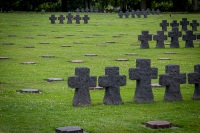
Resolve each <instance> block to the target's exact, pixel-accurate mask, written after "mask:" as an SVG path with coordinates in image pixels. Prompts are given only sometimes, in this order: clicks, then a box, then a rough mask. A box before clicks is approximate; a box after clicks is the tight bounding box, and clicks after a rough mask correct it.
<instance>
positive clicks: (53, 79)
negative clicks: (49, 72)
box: [46, 78, 64, 82]
mask: <svg viewBox="0 0 200 133" xmlns="http://www.w3.org/2000/svg"><path fill="white" fill-rule="evenodd" d="M46 81H47V82H54V81H64V79H63V78H47V79H46Z"/></svg>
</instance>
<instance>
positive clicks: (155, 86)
mask: <svg viewBox="0 0 200 133" xmlns="http://www.w3.org/2000/svg"><path fill="white" fill-rule="evenodd" d="M151 87H154V88H159V87H163V86H162V85H160V84H151Z"/></svg>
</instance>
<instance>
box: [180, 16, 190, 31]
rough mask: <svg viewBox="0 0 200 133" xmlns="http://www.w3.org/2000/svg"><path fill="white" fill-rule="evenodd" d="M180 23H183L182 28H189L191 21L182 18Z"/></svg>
mask: <svg viewBox="0 0 200 133" xmlns="http://www.w3.org/2000/svg"><path fill="white" fill-rule="evenodd" d="M180 25H182V30H183V31H186V30H187V25H189V21H187V18H182V21H180Z"/></svg>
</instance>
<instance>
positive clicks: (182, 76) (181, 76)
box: [179, 73, 186, 84]
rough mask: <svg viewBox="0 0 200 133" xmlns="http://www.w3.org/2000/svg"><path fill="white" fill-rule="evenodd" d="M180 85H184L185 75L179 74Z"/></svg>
mask: <svg viewBox="0 0 200 133" xmlns="http://www.w3.org/2000/svg"><path fill="white" fill-rule="evenodd" d="M179 83H180V84H185V83H186V73H181V74H180V82H179Z"/></svg>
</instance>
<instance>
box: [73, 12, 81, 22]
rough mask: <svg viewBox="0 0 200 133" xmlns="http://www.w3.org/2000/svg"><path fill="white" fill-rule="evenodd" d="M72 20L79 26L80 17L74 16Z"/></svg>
mask: <svg viewBox="0 0 200 133" xmlns="http://www.w3.org/2000/svg"><path fill="white" fill-rule="evenodd" d="M74 19H75V20H76V24H80V20H81V17H80V15H78V14H77V15H76V17H74Z"/></svg>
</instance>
